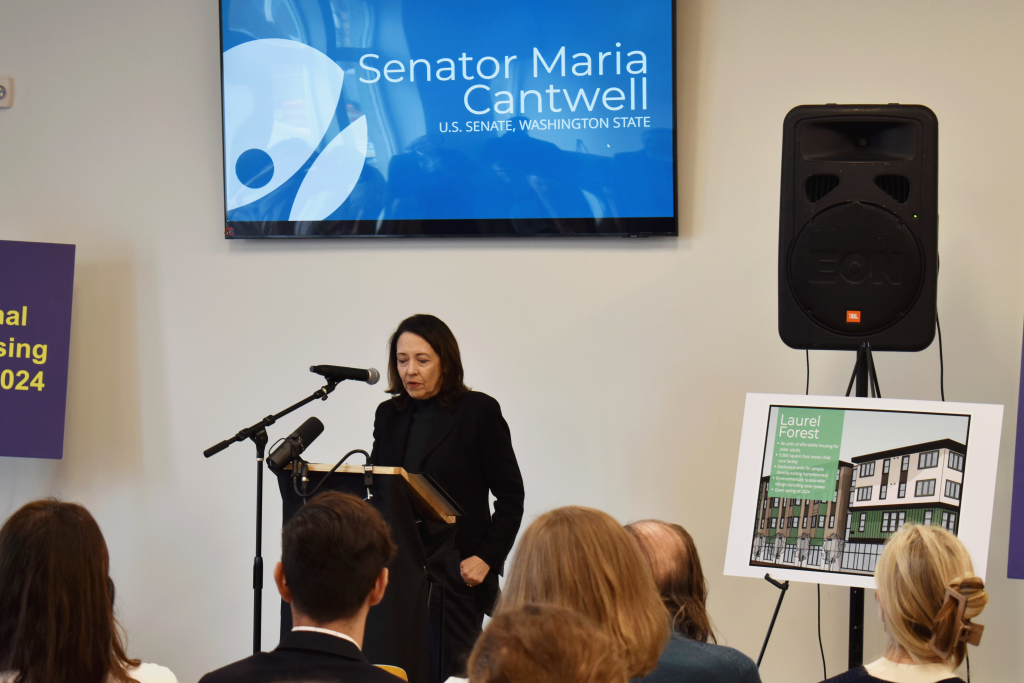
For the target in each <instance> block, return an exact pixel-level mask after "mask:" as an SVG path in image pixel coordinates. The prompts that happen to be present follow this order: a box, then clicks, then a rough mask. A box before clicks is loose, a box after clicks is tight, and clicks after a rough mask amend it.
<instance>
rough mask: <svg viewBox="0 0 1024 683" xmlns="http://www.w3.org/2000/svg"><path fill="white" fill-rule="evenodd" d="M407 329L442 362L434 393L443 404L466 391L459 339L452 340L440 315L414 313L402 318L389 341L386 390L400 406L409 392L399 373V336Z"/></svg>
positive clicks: (452, 335) (453, 338) (452, 336)
mask: <svg viewBox="0 0 1024 683" xmlns="http://www.w3.org/2000/svg"><path fill="white" fill-rule="evenodd" d="M406 332H411V333H412V334H415V335H416V336H417V337H421V338H423V340H424V341H425V342H427V343H428V344H430V348H432V349H434V353H436V354H437V357H438V358H439V359H440V361H441V389H440V391H438V393H437V400H438V401H440V402H441V404H442V405H446V406H447V405H451V404H452V403H453V402H454V401H455V400H456V399H457V398H459V397H460V396H462V395H463V394H464V393H466V392H467V391H469V387H467V386H466V385H465V384H464V383H463V373H462V354H460V353H459V342H457V341H455V335H454V334H452V331H451V330H450V329H448V326H447V325H445V324H444V323H443V322H442V321H441V319H440V318H438V317H436V316H433V315H426V314H424V313H417V314H416V315H414V316H411V317H408V318H406V319H405V320H403V321H402V322H401V323H400V324H399V325H398V329H397V330H395V333H394V334H393V335H391V340H390V341H389V342H388V388H387V389H386V390H385V391H387V393H389V394H394V396H395V399H396V400H397V401H398V403H399V406H401V407H404V406H405V404H406V403H407V402H408V400H409V393H408V392H407V391H406V390H405V385H404V384H403V383H402V377H401V375H399V374H398V338H399V337H401V336H402V335H403V334H405V333H406Z"/></svg>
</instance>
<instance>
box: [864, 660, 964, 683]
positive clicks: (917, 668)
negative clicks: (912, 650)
mask: <svg viewBox="0 0 1024 683" xmlns="http://www.w3.org/2000/svg"><path fill="white" fill-rule="evenodd" d="M864 668H865V669H866V670H867V672H868V674H869V675H871V676H874V677H875V678H879V679H881V680H883V681H889V682H890V683H934V682H935V681H943V680H946V679H947V678H954V677H955V676H956V672H955V671H953V670H952V669H950V668H949V667H948V666H947V665H945V664H938V663H928V664H897V663H896V662H894V661H892V660H889V659H886V658H885V657H882V658H881V659H879V660H876V661H874V662H871V663H870V664H867V665H865V666H864Z"/></svg>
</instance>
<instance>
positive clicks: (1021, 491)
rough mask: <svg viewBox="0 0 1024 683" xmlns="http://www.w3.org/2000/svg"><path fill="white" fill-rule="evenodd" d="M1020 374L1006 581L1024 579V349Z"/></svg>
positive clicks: (1022, 350) (1023, 350) (1023, 349)
mask: <svg viewBox="0 0 1024 683" xmlns="http://www.w3.org/2000/svg"><path fill="white" fill-rule="evenodd" d="M1020 372H1021V374H1020V377H1021V381H1020V385H1019V392H1020V393H1019V394H1018V398H1017V443H1016V445H1015V448H1014V465H1013V503H1012V504H1011V508H1010V548H1009V554H1008V560H1007V563H1006V577H1007V578H1008V579H1024V348H1022V349H1021V365H1020Z"/></svg>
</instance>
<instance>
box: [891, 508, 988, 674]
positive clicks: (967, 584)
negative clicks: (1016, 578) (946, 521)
mask: <svg viewBox="0 0 1024 683" xmlns="http://www.w3.org/2000/svg"><path fill="white" fill-rule="evenodd" d="M875 582H876V583H877V584H878V593H877V597H878V604H879V605H880V606H881V608H882V614H883V619H884V621H885V630H886V631H888V632H889V652H890V653H898V650H902V651H903V652H905V653H907V654H908V655H910V658H911V659H913V660H914V661H915V662H921V663H923V662H944V663H947V664H951V665H952V666H953V668H956V667H958V666H960V663H961V662H962V661H963V660H964V656H965V655H966V654H967V643H966V642H964V639H963V636H964V635H965V634H964V633H962V631H961V621H960V620H959V619H958V618H957V611H958V607H959V604H958V602H957V601H956V600H954V599H947V593H946V589H947V588H948V589H950V590H952V591H954V592H955V593H957V594H959V595H962V596H963V597H964V603H965V604H964V612H963V622H962V623H963V624H964V625H966V626H967V629H971V628H972V626H973V625H972V624H971V619H973V618H974V617H976V616H978V615H979V614H981V611H982V610H983V609H985V605H986V604H988V593H987V592H986V591H985V582H984V581H982V580H981V578H980V577H978V576H975V574H974V567H973V565H972V564H971V556H970V555H969V554H968V553H967V549H966V548H964V544H963V543H961V542H960V539H959V538H957V537H956V536H954V535H953V534H951V533H950V532H948V531H946V530H945V529H942V528H939V527H934V526H923V525H918V524H912V525H908V526H905V527H903V528H902V529H900V530H899V531H897V532H896V533H895V534H893V535H892V536H891V537H890V538H889V541H888V542H887V543H886V544H885V549H884V550H882V556H881V557H879V558H878V565H877V566H876V567H875ZM940 652H945V653H948V654H947V656H946V657H942V656H941V655H940V654H939V653H940Z"/></svg>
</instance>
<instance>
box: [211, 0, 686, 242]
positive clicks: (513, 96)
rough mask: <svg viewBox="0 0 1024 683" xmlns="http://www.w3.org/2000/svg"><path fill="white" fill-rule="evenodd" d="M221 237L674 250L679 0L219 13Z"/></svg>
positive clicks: (245, 2)
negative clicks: (466, 239)
mask: <svg viewBox="0 0 1024 683" xmlns="http://www.w3.org/2000/svg"><path fill="white" fill-rule="evenodd" d="M220 11H221V41H222V44H221V50H222V52H221V60H222V71H221V75H222V88H223V90H222V94H223V100H222V103H223V126H224V128H223V131H224V194H225V223H224V228H225V230H224V234H225V237H227V238H233V239H238V238H260V237H345V236H402V237H414V236H416V237H427V236H475V235H481V236H545V235H548V236H551V235H575V236H582V235H617V236H648V235H651V236H653V235H677V234H678V220H677V217H678V198H677V192H676V144H675V137H676V129H675V102H676V98H675V5H674V0H632V1H631V2H622V1H621V0H586V1H584V0H517V2H481V1H480V0H221V4H220Z"/></svg>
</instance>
